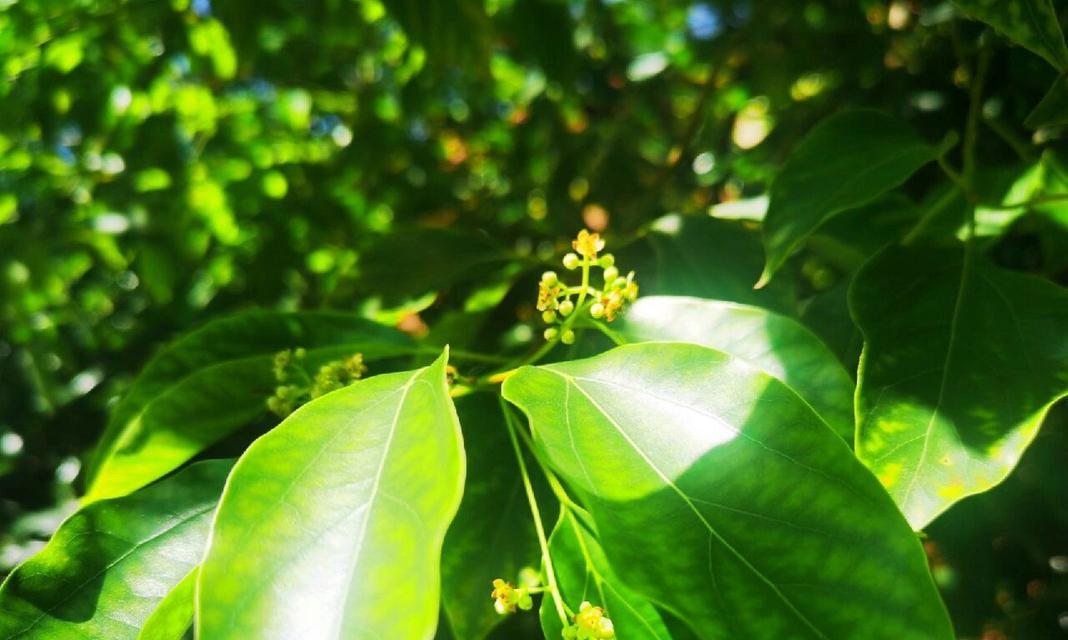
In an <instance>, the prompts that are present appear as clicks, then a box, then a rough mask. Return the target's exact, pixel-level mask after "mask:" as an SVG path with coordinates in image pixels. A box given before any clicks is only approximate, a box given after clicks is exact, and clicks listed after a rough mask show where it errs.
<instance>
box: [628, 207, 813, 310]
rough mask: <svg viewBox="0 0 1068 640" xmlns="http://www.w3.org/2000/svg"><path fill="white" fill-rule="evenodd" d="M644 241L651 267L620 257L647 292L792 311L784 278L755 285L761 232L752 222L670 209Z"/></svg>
mask: <svg viewBox="0 0 1068 640" xmlns="http://www.w3.org/2000/svg"><path fill="white" fill-rule="evenodd" d="M648 241H649V244H650V245H652V247H653V250H654V253H655V264H653V265H650V266H652V267H653V268H652V269H649V270H643V269H642V268H641V267H642V264H641V263H640V262H639V263H637V264H635V265H634V266H633V267H631V264H632V263H630V262H628V261H626V254H625V253H624V257H623V258H622V259H621V260H620V263H621V264H623V265H626V266H627V267H628V268H636V269H637V270H638V282H639V283H641V287H642V292H643V293H645V294H650V293H653V294H662V295H683V296H697V297H699V298H714V299H716V300H730V301H732V302H741V303H742V304H752V305H757V306H761V307H767V308H769V309H775V310H776V311H779V312H783V313H792V312H793V310H794V292H793V289H792V288H791V286H790V283H789V281H788V279H785V278H783V279H780V280H778V281H776V282H774V283H772V284H771V285H769V286H767V287H765V288H763V289H761V290H759V291H754V290H753V280H754V279H756V277H757V276H758V275H760V268H761V264H762V260H761V256H760V254H761V248H760V234H759V233H758V232H757V230H756V229H755V227H754V226H753V225H752V224H750V223H746V222H740V221H736V220H718V219H716V218H710V217H704V216H702V217H696V216H681V215H676V214H672V215H667V216H664V217H662V218H659V219H658V220H656V221H655V222H654V223H653V225H652V227H651V228H650V230H649V234H648Z"/></svg>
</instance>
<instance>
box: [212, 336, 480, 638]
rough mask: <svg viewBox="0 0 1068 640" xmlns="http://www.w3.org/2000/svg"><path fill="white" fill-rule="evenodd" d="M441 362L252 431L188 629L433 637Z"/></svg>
mask: <svg viewBox="0 0 1068 640" xmlns="http://www.w3.org/2000/svg"><path fill="white" fill-rule="evenodd" d="M446 363H447V354H446V355H442V356H441V357H440V358H438V360H437V361H435V362H434V364H432V365H430V366H429V367H425V368H423V369H418V370H416V371H410V372H400V373H388V374H384V375H380V376H375V377H373V378H369V379H367V380H364V381H361V382H357V383H356V384H354V385H352V386H349V387H345V388H343V389H340V390H338V391H335V392H333V393H329V394H327V395H325V396H323V397H322V398H319V399H318V400H314V401H312V402H310V403H308V404H306V405H304V406H303V407H301V408H300V409H298V410H297V411H296V412H294V413H293V415H292V416H290V417H289V418H287V419H286V420H285V421H284V422H282V424H281V425H279V426H278V427H277V428H275V429H274V430H273V431H271V432H270V433H268V434H266V435H265V436H263V437H261V438H260V439H259V440H257V441H256V442H255V443H253V444H252V446H251V447H250V448H249V449H248V451H246V452H245V454H244V455H243V456H242V457H241V459H240V460H239V461H238V463H237V465H236V466H235V467H234V470H233V473H232V474H231V475H230V480H229V482H228V483H227V485H226V491H225V492H224V493H223V498H222V501H221V502H220V505H219V513H218V515H217V516H216V519H215V524H214V528H213V529H212V540H211V544H210V547H209V549H208V553H207V556H206V557H205V560H204V563H203V565H202V567H201V570H200V580H199V584H198V592H197V600H198V608H197V613H198V615H197V635H198V637H204V638H213V639H219V640H225V639H226V638H235V639H237V638H239V639H242V640H244V639H246V638H301V639H302V640H318V639H321V638H405V639H407V638H411V639H413V640H415V639H418V638H432V637H433V636H434V630H435V628H436V627H437V621H438V606H439V591H440V577H439V565H440V559H441V557H440V556H441V545H442V541H443V539H444V537H445V530H446V528H447V527H448V525H449V522H450V521H451V520H452V518H453V516H454V515H455V513H456V510H457V507H458V506H459V504H460V497H461V494H462V492H463V482H464V451H463V442H462V438H461V435H460V425H459V422H458V421H457V418H456V411H455V409H454V408H453V405H452V401H451V400H450V398H449V393H448V388H447V385H446V382H445V368H446ZM486 593H487V594H488V593H489V592H488V591H487V592H486Z"/></svg>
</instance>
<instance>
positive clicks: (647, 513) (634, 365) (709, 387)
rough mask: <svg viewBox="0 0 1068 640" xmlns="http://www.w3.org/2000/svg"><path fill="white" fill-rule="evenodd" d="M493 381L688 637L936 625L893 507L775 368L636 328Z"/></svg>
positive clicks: (922, 567)
mask: <svg viewBox="0 0 1068 640" xmlns="http://www.w3.org/2000/svg"><path fill="white" fill-rule="evenodd" d="M504 394H505V396H506V397H507V398H508V399H509V400H510V401H512V402H513V403H515V404H517V405H518V406H519V407H521V408H522V409H523V411H524V412H526V414H527V415H528V416H529V417H530V420H531V425H532V429H533V432H534V435H535V438H536V442H537V443H538V445H539V446H540V447H541V448H542V450H543V451H544V453H545V456H546V459H547V461H548V463H549V464H550V465H551V466H552V468H553V469H554V470H555V471H556V472H557V473H558V474H560V475H561V476H562V477H563V478H565V479H566V480H567V481H568V482H569V483H570V485H571V486H572V487H574V488H575V489H576V490H577V492H578V493H579V494H580V496H581V497H582V498H583V500H584V503H585V504H586V506H587V507H588V508H589V509H590V512H591V513H592V515H593V518H594V520H595V525H596V528H597V532H598V534H599V536H600V541H601V544H602V546H603V547H604V550H605V553H606V554H607V556H608V559H609V561H610V562H611V564H612V567H614V568H615V569H616V571H617V573H618V574H619V577H620V578H621V579H622V580H623V581H624V582H625V583H626V584H627V585H629V586H630V587H631V588H633V589H634V590H635V591H637V592H638V593H640V594H642V595H643V596H645V597H647V598H650V599H651V600H653V601H655V602H657V603H658V604H661V605H663V606H664V607H665V608H667V609H669V610H670V611H671V612H672V613H673V614H676V615H677V616H678V617H679V618H680V619H682V620H684V621H686V622H687V623H688V624H689V625H690V626H691V627H692V628H693V630H694V631H695V632H696V633H697V634H698V635H699V636H700V637H701V638H704V639H706V640H720V639H727V638H747V639H752V640H763V639H768V640H771V639H775V640H779V639H781V638H816V639H822V640H839V639H841V640H846V639H850V640H851V639H854V638H865V640H882V639H887V640H889V639H895V640H901V639H916V640H920V639H922V640H940V639H948V638H951V637H952V630H951V628H950V624H949V620H948V618H947V616H946V613H945V610H944V608H943V606H942V604H941V602H940V601H939V598H938V593H937V591H936V590H935V587H934V583H933V581H932V580H931V576H930V574H929V572H928V570H927V565H926V562H925V558H924V553H923V550H922V549H921V548H920V545H919V542H918V541H917V540H916V537H915V535H914V534H913V533H912V530H911V529H910V528H909V526H908V523H906V522H905V520H904V519H903V518H902V517H901V514H900V513H899V512H898V510H897V508H896V506H895V505H894V503H893V501H892V500H891V499H890V497H889V496H887V494H886V492H885V491H884V490H883V488H882V487H881V486H880V485H879V483H878V481H877V480H876V479H875V478H874V477H873V476H872V475H871V474H870V472H868V470H867V469H865V468H864V467H863V465H861V464H860V462H858V461H857V459H856V458H855V457H854V456H853V454H852V452H851V451H850V450H849V447H847V446H846V445H845V443H843V442H842V441H841V439H840V438H838V437H837V436H836V435H835V434H834V432H832V431H831V430H830V429H828V428H827V426H826V424H825V423H824V422H823V421H822V420H820V419H819V417H818V416H817V415H816V414H815V413H814V412H813V411H812V409H811V408H810V407H809V406H808V405H807V404H805V403H804V402H802V401H801V400H800V399H799V398H798V397H797V395H796V394H795V393H794V392H793V391H791V390H790V389H789V388H787V387H786V386H785V385H784V384H783V383H781V382H780V381H778V380H777V379H775V378H772V377H771V376H768V375H766V374H764V373H761V372H760V371H758V370H756V369H754V368H753V367H751V366H750V365H747V364H745V363H743V362H742V361H740V360H739V359H737V358H732V357H730V356H728V355H726V354H724V353H722V352H719V351H715V350H713V349H708V348H706V347H701V346H697V345H690V344H672V343H644V344H637V345H627V346H623V347H619V348H616V349H614V350H612V351H610V352H608V353H605V354H603V355H600V356H597V357H594V358H590V359H587V360H579V361H572V362H567V363H561V364H553V365H547V366H542V367H524V368H522V369H520V370H519V371H518V372H516V373H515V374H513V375H512V376H511V377H510V378H509V379H508V380H507V381H506V383H505V385H504Z"/></svg>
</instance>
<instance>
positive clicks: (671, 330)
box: [619, 296, 854, 443]
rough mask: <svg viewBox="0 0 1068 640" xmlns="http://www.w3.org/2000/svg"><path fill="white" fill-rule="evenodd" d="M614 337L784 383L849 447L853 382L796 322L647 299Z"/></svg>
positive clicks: (715, 305) (734, 308)
mask: <svg viewBox="0 0 1068 640" xmlns="http://www.w3.org/2000/svg"><path fill="white" fill-rule="evenodd" d="M619 334H620V336H621V337H623V338H624V339H626V340H627V341H629V342H650V341H669V342H692V343H694V344H700V345H704V346H706V347H712V348H713V349H719V350H720V351H723V352H724V353H729V354H730V355H732V356H735V357H738V358H741V359H742V360H744V361H746V362H747V363H749V364H751V365H752V366H754V367H756V368H757V369H760V370H761V371H763V372H764V373H766V374H768V375H770V376H773V377H775V378H778V379H779V380H781V381H783V382H785V383H786V384H787V386H789V387H790V388H791V389H793V390H794V391H795V392H796V393H797V394H798V395H799V396H801V397H802V398H803V399H804V400H805V401H806V402H808V403H809V404H810V405H812V408H813V409H815V410H816V412H817V413H818V414H820V416H821V417H822V418H823V419H824V420H825V421H826V422H827V424H828V425H830V426H831V428H832V429H834V430H835V432H837V433H838V434H839V435H841V436H842V437H843V438H845V440H846V441H847V442H849V443H852V442H853V433H854V429H853V380H852V379H851V378H850V377H849V374H848V373H846V371H845V369H843V368H842V365H841V364H839V363H838V360H837V359H836V358H835V356H834V354H833V353H831V352H830V350H829V349H828V348H827V347H826V346H824V344H823V343H822V342H820V340H819V338H817V337H816V336H815V335H814V334H813V333H812V332H811V331H809V330H808V329H806V328H805V327H804V326H802V325H801V324H799V323H798V322H797V321H795V320H792V319H790V318H787V317H785V316H780V315H778V314H776V313H772V312H770V311H766V310H764V309H761V308H760V307H750V306H747V305H741V304H736V303H733V302H722V301H719V300H701V299H699V298H685V297H673V296H650V297H645V298H642V299H640V300H638V301H637V302H636V303H635V304H634V306H633V307H632V308H631V309H630V310H629V311H627V314H626V316H624V321H623V326H622V328H621V329H620V331H619Z"/></svg>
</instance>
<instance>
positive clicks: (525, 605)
mask: <svg viewBox="0 0 1068 640" xmlns="http://www.w3.org/2000/svg"><path fill="white" fill-rule="evenodd" d="M516 604H518V605H519V608H520V609H522V610H523V611H530V610H531V609H533V608H534V600H533V599H532V598H531V597H530V594H529V593H527V592H526V590H523V589H520V590H519V602H517V603H516Z"/></svg>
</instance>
